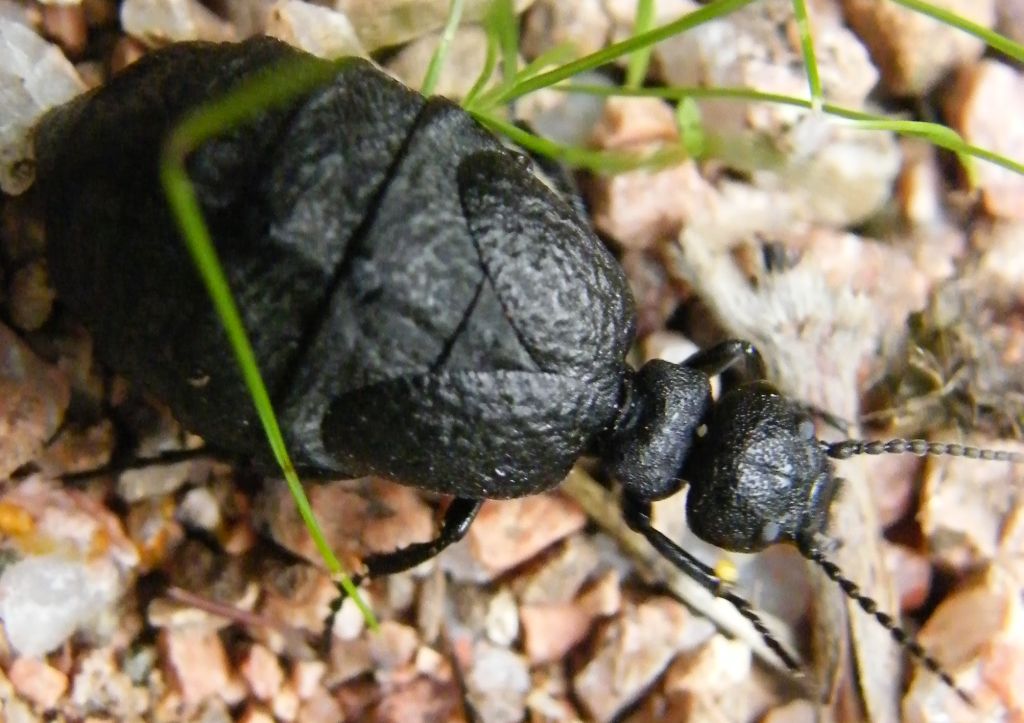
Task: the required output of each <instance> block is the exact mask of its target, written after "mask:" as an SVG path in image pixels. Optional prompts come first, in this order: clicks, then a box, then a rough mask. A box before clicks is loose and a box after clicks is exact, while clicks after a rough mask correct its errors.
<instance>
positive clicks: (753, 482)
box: [682, 382, 838, 552]
mask: <svg viewBox="0 0 1024 723" xmlns="http://www.w3.org/2000/svg"><path fill="white" fill-rule="evenodd" d="M682 476H683V478H684V479H685V480H686V481H687V482H688V483H689V485H690V490H689V496H688V497H687V502H686V516H687V522H688V523H689V526H690V529H691V530H692V531H693V532H694V533H695V534H696V535H697V536H699V537H700V538H701V539H703V540H705V541H706V542H709V543H711V544H713V545H716V546H717V547H721V548H723V549H727V550H732V551H735V552H753V551H756V550H761V549H763V548H765V547H767V546H769V545H773V544H775V543H778V542H792V543H796V542H797V541H798V540H799V539H801V538H805V537H814V536H815V535H816V533H818V532H821V531H823V530H824V529H825V528H826V526H827V525H828V512H829V508H830V506H831V503H832V499H833V498H834V496H835V494H836V491H837V488H838V480H837V479H836V478H835V477H834V476H833V474H832V466H831V463H830V462H829V460H828V456H827V454H826V451H825V450H824V449H823V448H822V447H821V445H820V444H819V443H818V441H817V440H816V439H815V437H814V423H813V422H812V421H811V419H810V418H809V417H808V416H807V414H806V413H805V412H804V411H803V409H802V408H800V407H799V406H797V405H795V404H793V403H792V402H790V401H788V400H787V399H786V398H785V397H783V396H782V395H781V394H780V393H779V392H778V391H777V390H776V389H775V388H774V387H772V386H771V385H770V384H768V383H766V382H751V383H748V384H743V385H740V386H738V387H735V388H734V389H731V390H729V391H727V392H726V393H725V394H723V395H722V397H721V398H720V399H719V400H718V401H717V402H716V403H715V405H714V407H713V408H712V409H711V411H710V413H709V414H708V416H707V419H706V426H705V427H704V428H703V429H701V430H699V431H698V436H697V438H696V440H694V442H693V445H692V448H691V451H690V454H689V455H688V456H687V458H686V460H685V464H684V466H683V472H682Z"/></svg>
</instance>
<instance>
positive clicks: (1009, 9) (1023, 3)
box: [996, 0, 1024, 43]
mask: <svg viewBox="0 0 1024 723" xmlns="http://www.w3.org/2000/svg"><path fill="white" fill-rule="evenodd" d="M996 30H997V31H998V32H999V33H1001V34H1003V35H1005V36H1006V37H1008V38H1009V39H1010V40H1012V41H1014V42H1016V43H1024V0H996Z"/></svg>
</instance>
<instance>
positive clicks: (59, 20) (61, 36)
mask: <svg viewBox="0 0 1024 723" xmlns="http://www.w3.org/2000/svg"><path fill="white" fill-rule="evenodd" d="M42 14H43V32H44V33H45V34H46V36H47V37H48V38H49V39H50V40H54V41H56V42H57V44H58V45H60V47H61V49H62V50H63V51H64V52H65V53H66V54H67V55H68V56H70V57H72V58H77V57H79V56H81V54H82V52H83V51H84V50H85V47H86V43H87V42H88V40H89V28H88V26H87V25H86V17H85V8H84V7H82V4H81V3H80V2H78V3H43V7H42Z"/></svg>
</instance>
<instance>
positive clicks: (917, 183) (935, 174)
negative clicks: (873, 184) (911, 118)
mask: <svg viewBox="0 0 1024 723" xmlns="http://www.w3.org/2000/svg"><path fill="white" fill-rule="evenodd" d="M900 148H901V149H902V151H903V167H902V168H901V169H900V175H899V178H898V179H897V180H896V196H897V199H898V200H899V203H900V212H901V214H902V216H903V218H904V219H906V220H907V221H909V222H910V223H911V224H914V225H916V226H925V227H935V226H936V225H937V224H939V223H940V222H941V221H942V219H943V216H944V214H945V199H944V198H943V193H944V192H945V189H944V187H943V184H944V179H943V177H942V171H941V170H940V169H939V165H938V162H937V159H936V153H935V148H934V146H932V145H931V144H929V143H927V142H925V141H924V140H922V139H920V138H901V139H900Z"/></svg>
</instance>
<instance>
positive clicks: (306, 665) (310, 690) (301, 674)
mask: <svg viewBox="0 0 1024 723" xmlns="http://www.w3.org/2000/svg"><path fill="white" fill-rule="evenodd" d="M326 673H327V664H326V663H324V662H323V661H321V660H296V661H295V662H294V663H292V672H291V676H290V677H289V681H290V683H291V686H292V688H294V689H295V693H296V695H298V696H299V700H308V699H309V698H310V697H311V696H313V695H314V694H315V693H316V692H317V690H319V689H320V683H321V681H323V679H324V675H325V674H326Z"/></svg>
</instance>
